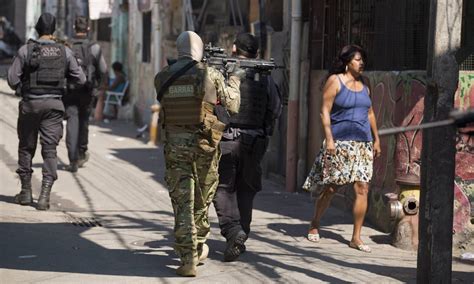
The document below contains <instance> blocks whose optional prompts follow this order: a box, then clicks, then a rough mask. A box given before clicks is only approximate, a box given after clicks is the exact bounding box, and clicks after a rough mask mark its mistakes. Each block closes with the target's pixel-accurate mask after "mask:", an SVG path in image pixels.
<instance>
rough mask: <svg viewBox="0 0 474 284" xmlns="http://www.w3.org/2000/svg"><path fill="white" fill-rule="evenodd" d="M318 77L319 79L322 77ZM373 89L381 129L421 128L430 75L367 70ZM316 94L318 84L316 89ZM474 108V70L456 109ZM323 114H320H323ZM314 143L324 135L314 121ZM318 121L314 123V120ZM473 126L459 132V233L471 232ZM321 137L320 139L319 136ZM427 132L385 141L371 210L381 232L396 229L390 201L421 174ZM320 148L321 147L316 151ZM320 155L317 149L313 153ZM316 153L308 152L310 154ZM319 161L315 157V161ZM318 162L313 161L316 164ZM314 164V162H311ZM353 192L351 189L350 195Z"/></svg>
mask: <svg viewBox="0 0 474 284" xmlns="http://www.w3.org/2000/svg"><path fill="white" fill-rule="evenodd" d="M316 74H317V75H316ZM315 75H316V76H313V77H312V81H314V82H316V81H317V82H319V81H320V80H319V79H320V77H321V76H325V72H318V73H315ZM365 75H366V76H367V77H369V79H370V85H371V90H372V103H373V107H374V111H375V114H376V117H377V125H378V127H379V129H381V128H390V127H397V126H409V125H417V124H420V123H421V122H422V120H423V108H424V95H425V92H426V72H423V71H406V72H381V71H377V72H367V73H365ZM312 89H313V90H315V89H316V86H315V85H313V88H312ZM317 96H321V92H320V91H315V92H312V95H311V98H310V108H311V109H315V108H316V109H318V110H319V106H316V105H318V103H320V100H319V98H317ZM473 105H474V72H471V73H466V72H462V73H461V74H460V81H459V89H458V91H457V93H456V98H455V106H456V107H459V108H461V109H467V108H469V107H472V106H473ZM318 114H319V112H318ZM309 115H310V124H311V125H310V126H309V129H310V133H309V137H310V141H309V143H310V145H309V147H308V149H311V148H312V149H315V148H319V145H320V141H318V139H316V137H322V135H320V133H317V132H318V131H320V130H319V129H320V128H319V126H318V125H317V123H320V122H319V120H316V119H314V120H313V119H311V117H313V116H314V114H311V113H310V114H309ZM311 121H313V122H311ZM473 128H474V127H473V126H468V127H466V128H462V129H459V132H458V137H457V150H458V152H457V154H456V181H455V184H454V186H453V189H454V191H455V192H454V194H455V204H454V228H453V230H454V231H455V232H456V233H461V232H464V231H466V230H468V229H469V226H471V225H470V210H471V209H470V208H471V202H474V200H473V191H474V155H473V152H472V150H473V146H474V142H473V140H472V139H471V135H470V134H468V132H469V131H471V132H472V130H473ZM319 139H320V138H319ZM421 145H422V132H421V131H410V132H405V133H401V134H398V135H392V136H385V137H382V138H381V147H382V153H383V154H382V156H381V157H379V158H378V159H376V160H375V162H374V179H373V181H372V184H371V195H370V201H369V204H370V207H369V212H368V218H369V219H370V220H371V222H372V223H374V224H376V225H377V226H378V227H379V228H380V229H382V230H384V231H386V232H390V231H392V229H393V226H394V225H395V223H394V221H393V220H391V219H390V216H389V210H388V208H387V201H388V200H389V199H393V198H396V196H397V195H398V191H399V189H398V186H397V184H396V182H395V179H396V178H399V177H403V176H406V175H415V176H420V162H421V158H420V157H421ZM316 146H317V147H316ZM312 152H314V150H313V151H312ZM312 152H308V153H309V154H310V156H311V155H312V154H315V153H312ZM309 158H310V159H313V157H309ZM311 162H312V161H311ZM311 162H309V163H311ZM347 192H351V191H347Z"/></svg>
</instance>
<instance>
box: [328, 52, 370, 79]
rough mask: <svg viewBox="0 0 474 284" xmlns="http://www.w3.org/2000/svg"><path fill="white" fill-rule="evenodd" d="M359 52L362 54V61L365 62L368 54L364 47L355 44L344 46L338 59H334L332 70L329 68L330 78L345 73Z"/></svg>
mask: <svg viewBox="0 0 474 284" xmlns="http://www.w3.org/2000/svg"><path fill="white" fill-rule="evenodd" d="M357 52H358V53H360V55H361V56H362V59H363V60H364V62H365V61H366V59H367V53H366V52H365V50H364V49H363V48H362V47H360V46H358V45H355V44H351V45H346V46H344V47H343V48H342V49H341V51H340V52H339V55H338V56H337V57H336V59H334V62H333V64H332V66H331V68H329V74H328V76H331V75H333V74H341V73H344V71H345V70H346V65H347V64H348V63H349V62H351V60H352V59H353V58H354V56H355V55H356V53H357Z"/></svg>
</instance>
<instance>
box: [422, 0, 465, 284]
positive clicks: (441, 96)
mask: <svg viewBox="0 0 474 284" xmlns="http://www.w3.org/2000/svg"><path fill="white" fill-rule="evenodd" d="M462 6H463V1H462V0H431V2H430V21H429V30H428V31H429V36H428V56H427V58H428V62H427V75H428V87H427V93H426V96H425V110H424V121H426V122H430V121H435V120H443V119H448V118H449V113H450V111H451V109H452V108H453V105H454V93H455V92H456V89H457V86H458V78H459V68H458V63H457V62H456V58H455V52H456V51H457V49H458V48H459V47H460V45H461V23H462ZM422 143H423V144H422V145H423V146H422V151H421V192H420V195H421V196H420V223H419V245H418V263H417V264H418V269H417V282H418V283H451V273H452V245H453V202H454V170H455V156H456V128H455V126H454V125H447V126H444V127H438V128H432V129H426V130H425V131H423V142H422Z"/></svg>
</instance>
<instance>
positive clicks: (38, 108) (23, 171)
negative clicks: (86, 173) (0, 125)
mask: <svg viewBox="0 0 474 284" xmlns="http://www.w3.org/2000/svg"><path fill="white" fill-rule="evenodd" d="M58 104H59V105H58ZM63 110H64V108H63V107H62V103H61V101H60V100H59V99H47V100H45V99H37V100H32V101H21V102H20V105H19V115H18V124H17V134H18V140H19V144H18V169H17V171H16V172H17V173H18V174H19V175H20V176H22V177H23V176H31V173H32V172H33V170H32V169H31V166H32V159H33V157H34V156H35V152H36V145H37V144H38V134H39V137H40V143H41V155H42V156H43V180H50V181H54V180H56V179H57V178H58V175H57V167H58V159H57V154H56V147H57V146H58V143H59V140H61V138H62V135H63V124H62V121H63V116H64V111H63Z"/></svg>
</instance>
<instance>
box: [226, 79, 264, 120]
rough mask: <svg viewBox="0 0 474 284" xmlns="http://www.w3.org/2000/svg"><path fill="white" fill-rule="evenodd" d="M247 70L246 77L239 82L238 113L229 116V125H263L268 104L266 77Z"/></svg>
mask: <svg viewBox="0 0 474 284" xmlns="http://www.w3.org/2000/svg"><path fill="white" fill-rule="evenodd" d="M255 74H256V73H255V72H254V71H252V70H247V74H246V77H245V78H244V79H242V80H241V82H240V109H239V113H237V114H236V115H233V116H231V118H230V127H234V128H242V129H257V128H264V127H265V113H266V109H267V105H268V89H267V85H268V78H267V76H266V75H261V74H257V76H259V77H260V78H259V80H258V81H256V80H255Z"/></svg>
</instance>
